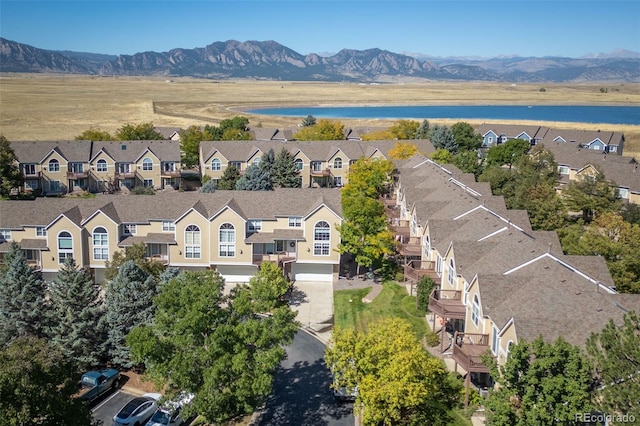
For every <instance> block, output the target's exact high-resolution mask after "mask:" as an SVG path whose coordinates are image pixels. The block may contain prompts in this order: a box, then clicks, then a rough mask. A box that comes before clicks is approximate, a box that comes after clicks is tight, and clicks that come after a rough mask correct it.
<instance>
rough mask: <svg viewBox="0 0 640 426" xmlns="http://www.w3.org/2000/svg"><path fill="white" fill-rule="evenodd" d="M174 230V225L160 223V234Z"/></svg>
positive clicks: (171, 223)
mask: <svg viewBox="0 0 640 426" xmlns="http://www.w3.org/2000/svg"><path fill="white" fill-rule="evenodd" d="M175 230H176V224H175V223H173V222H170V221H168V220H165V221H164V222H162V232H173V231H175Z"/></svg>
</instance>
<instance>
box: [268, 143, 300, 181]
mask: <svg viewBox="0 0 640 426" xmlns="http://www.w3.org/2000/svg"><path fill="white" fill-rule="evenodd" d="M271 176H272V178H273V186H274V187H280V188H300V185H301V181H300V173H299V172H298V169H297V168H296V163H295V161H294V158H293V156H292V155H291V153H290V152H289V151H288V150H287V149H286V148H282V150H281V151H280V152H279V153H278V156H277V157H276V160H275V162H274V164H273V173H272V175H271Z"/></svg>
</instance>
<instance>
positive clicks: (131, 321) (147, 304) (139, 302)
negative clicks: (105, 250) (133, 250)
mask: <svg viewBox="0 0 640 426" xmlns="http://www.w3.org/2000/svg"><path fill="white" fill-rule="evenodd" d="M157 290H158V289H157V285H156V281H155V280H154V278H153V276H151V275H149V274H147V273H145V272H144V271H143V270H142V269H140V268H139V267H138V266H137V265H136V264H135V263H134V262H133V261H131V260H129V261H126V262H124V263H123V264H122V266H120V268H119V270H118V275H116V277H115V278H114V279H113V280H111V281H110V282H109V284H108V285H107V289H106V294H105V303H106V306H107V310H106V315H105V321H106V326H107V342H106V345H107V351H108V352H109V355H110V357H111V360H112V362H113V363H115V364H117V365H121V366H123V367H125V368H129V367H131V366H132V365H133V363H132V362H131V358H130V355H129V348H128V347H127V345H126V344H125V337H126V336H127V334H129V332H130V331H131V330H132V329H133V328H134V327H136V326H139V325H144V324H149V323H151V321H152V320H153V318H154V312H155V309H154V307H153V298H154V297H155V295H156V294H157Z"/></svg>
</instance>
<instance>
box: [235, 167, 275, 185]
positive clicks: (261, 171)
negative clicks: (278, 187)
mask: <svg viewBox="0 0 640 426" xmlns="http://www.w3.org/2000/svg"><path fill="white" fill-rule="evenodd" d="M235 189H236V190H238V191H271V190H272V189H273V183H272V182H271V175H269V172H267V170H266V169H265V168H263V167H260V164H252V165H250V166H249V167H247V170H246V171H245V172H244V174H243V175H242V176H240V178H239V179H238V180H237V181H236V188H235Z"/></svg>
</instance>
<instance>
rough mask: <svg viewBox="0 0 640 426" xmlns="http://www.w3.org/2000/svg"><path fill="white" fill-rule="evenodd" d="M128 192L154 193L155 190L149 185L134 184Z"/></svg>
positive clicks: (135, 193) (138, 193)
mask: <svg viewBox="0 0 640 426" xmlns="http://www.w3.org/2000/svg"><path fill="white" fill-rule="evenodd" d="M129 193H130V194H132V195H155V193H156V191H155V190H154V189H153V188H152V187H150V186H136V187H135V188H133V189H132V190H131V191H130V192H129Z"/></svg>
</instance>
